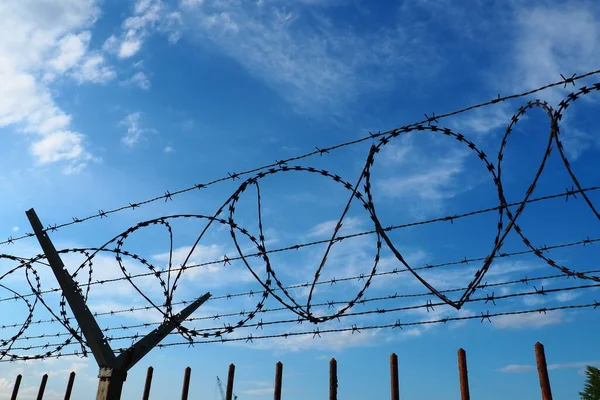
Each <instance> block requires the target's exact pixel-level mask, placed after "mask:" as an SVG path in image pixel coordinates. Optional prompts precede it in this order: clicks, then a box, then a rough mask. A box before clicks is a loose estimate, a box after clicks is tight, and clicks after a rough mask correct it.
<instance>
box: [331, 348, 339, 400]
mask: <svg viewBox="0 0 600 400" xmlns="http://www.w3.org/2000/svg"><path fill="white" fill-rule="evenodd" d="M337 388H338V379H337V361H336V360H335V358H332V359H331V360H330V361H329V400H337Z"/></svg>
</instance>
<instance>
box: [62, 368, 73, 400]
mask: <svg viewBox="0 0 600 400" xmlns="http://www.w3.org/2000/svg"><path fill="white" fill-rule="evenodd" d="M74 383H75V371H72V372H71V373H70V374H69V381H68V382H67V390H65V397H64V400H70V399H71V392H72V391H73V384H74Z"/></svg>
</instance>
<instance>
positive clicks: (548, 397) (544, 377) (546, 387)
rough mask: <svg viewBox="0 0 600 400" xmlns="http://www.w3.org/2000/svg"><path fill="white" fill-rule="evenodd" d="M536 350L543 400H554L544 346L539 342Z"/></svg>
mask: <svg viewBox="0 0 600 400" xmlns="http://www.w3.org/2000/svg"><path fill="white" fill-rule="evenodd" d="M534 348H535V362H536V364H537V370H538V375H539V378H540V388H541V390H542V400H552V391H551V390H550V378H549V377H548V366H547V364H546V354H545V353H544V346H543V345H542V344H541V343H540V342H537V343H536V344H535V346H534Z"/></svg>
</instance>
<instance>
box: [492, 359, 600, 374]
mask: <svg viewBox="0 0 600 400" xmlns="http://www.w3.org/2000/svg"><path fill="white" fill-rule="evenodd" d="M598 364H600V361H579V362H570V363H562V364H548V369H549V370H556V369H570V368H585V367H586V366H588V365H598ZM535 369H536V367H535V365H530V364H510V365H507V366H505V367H502V368H498V369H497V371H498V372H508V373H523V372H531V371H535Z"/></svg>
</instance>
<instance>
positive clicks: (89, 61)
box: [73, 54, 117, 83]
mask: <svg viewBox="0 0 600 400" xmlns="http://www.w3.org/2000/svg"><path fill="white" fill-rule="evenodd" d="M116 76H117V74H116V72H115V71H114V70H113V69H112V67H109V66H107V65H106V60H105V59H104V56H102V55H101V54H92V55H90V56H88V57H86V58H85V60H84V61H83V62H82V63H81V65H80V66H79V68H78V69H77V70H75V71H73V77H74V78H75V79H76V80H77V82H79V83H84V82H92V83H107V82H109V81H111V80H112V79H114V78H115V77H116Z"/></svg>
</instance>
